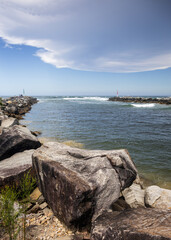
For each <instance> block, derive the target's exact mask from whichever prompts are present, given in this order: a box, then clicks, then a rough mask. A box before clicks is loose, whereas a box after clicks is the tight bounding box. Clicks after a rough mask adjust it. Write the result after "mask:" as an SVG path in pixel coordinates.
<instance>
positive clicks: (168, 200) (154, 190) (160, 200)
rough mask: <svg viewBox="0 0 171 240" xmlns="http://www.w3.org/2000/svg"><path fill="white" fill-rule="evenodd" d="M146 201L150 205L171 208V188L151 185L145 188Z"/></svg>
mask: <svg viewBox="0 0 171 240" xmlns="http://www.w3.org/2000/svg"><path fill="white" fill-rule="evenodd" d="M145 203H146V205H147V206H149V207H153V208H160V209H171V190H168V189H164V188H160V187H158V186H150V187H147V188H146V190H145Z"/></svg>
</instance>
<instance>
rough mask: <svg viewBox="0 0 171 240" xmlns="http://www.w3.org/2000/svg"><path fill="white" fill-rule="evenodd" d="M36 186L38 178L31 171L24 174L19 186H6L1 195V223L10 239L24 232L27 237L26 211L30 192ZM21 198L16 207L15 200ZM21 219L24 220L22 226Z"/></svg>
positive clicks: (13, 239) (24, 236) (24, 237)
mask: <svg viewBox="0 0 171 240" xmlns="http://www.w3.org/2000/svg"><path fill="white" fill-rule="evenodd" d="M35 186H36V179H35V178H34V177H32V176H31V174H30V171H29V172H28V173H27V174H25V175H24V178H23V179H22V180H21V182H20V185H19V186H15V187H9V186H6V187H5V188H4V189H2V190H1V195H0V224H1V225H2V226H3V227H4V229H5V232H6V233H7V234H8V235H9V239H10V240H15V239H17V236H18V235H19V233H20V232H22V235H23V238H22V239H24V240H25V239H26V211H27V206H28V203H29V202H30V198H29V196H30V193H31V192H32V191H33V189H34V188H35ZM18 199H19V202H18V203H19V206H18V208H15V202H16V201H17V200H18ZM21 220H22V222H23V224H22V227H21Z"/></svg>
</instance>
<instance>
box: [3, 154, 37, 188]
mask: <svg viewBox="0 0 171 240" xmlns="http://www.w3.org/2000/svg"><path fill="white" fill-rule="evenodd" d="M33 152H34V150H27V151H24V152H21V153H16V154H14V155H13V156H12V157H10V158H7V159H4V160H2V161H0V188H1V187H2V186H5V185H11V184H17V183H18V182H19V181H20V180H21V178H23V177H24V174H26V173H27V172H28V171H29V170H30V171H31V170H32V154H33ZM32 172H33V170H32Z"/></svg>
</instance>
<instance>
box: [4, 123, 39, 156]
mask: <svg viewBox="0 0 171 240" xmlns="http://www.w3.org/2000/svg"><path fill="white" fill-rule="evenodd" d="M40 146H41V144H40V142H39V141H38V139H37V138H36V137H35V136H33V135H32V134H31V133H30V131H29V130H28V129H27V128H24V127H21V126H17V125H15V126H12V127H10V128H4V129H3V130H2V133H1V134H0V160H3V159H5V158H8V157H10V156H12V155H13V154H15V153H17V152H22V151H24V150H29V149H36V148H38V147H40Z"/></svg>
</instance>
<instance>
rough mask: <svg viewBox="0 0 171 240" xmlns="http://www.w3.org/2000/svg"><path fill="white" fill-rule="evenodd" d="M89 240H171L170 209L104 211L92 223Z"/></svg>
mask: <svg viewBox="0 0 171 240" xmlns="http://www.w3.org/2000/svg"><path fill="white" fill-rule="evenodd" d="M90 239H91V240H102V239H103V240H113V239H114V240H171V211H170V210H168V211H166V210H159V209H147V208H146V209H144V208H139V209H128V210H124V211H123V212H121V213H119V214H117V213H116V212H110V213H109V212H106V213H104V214H102V215H101V216H99V217H98V218H97V219H96V221H95V222H94V223H93V227H92V232H91V238H90Z"/></svg>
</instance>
